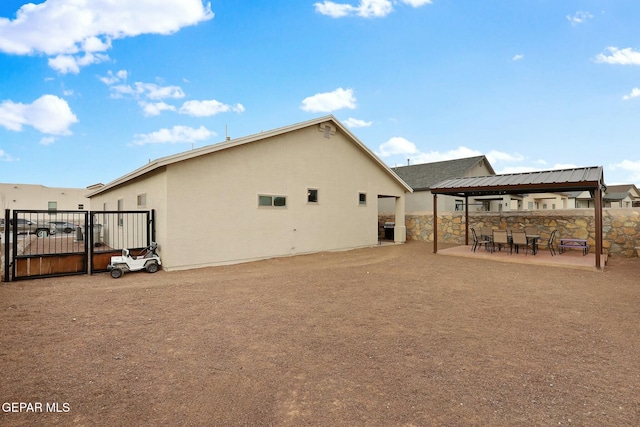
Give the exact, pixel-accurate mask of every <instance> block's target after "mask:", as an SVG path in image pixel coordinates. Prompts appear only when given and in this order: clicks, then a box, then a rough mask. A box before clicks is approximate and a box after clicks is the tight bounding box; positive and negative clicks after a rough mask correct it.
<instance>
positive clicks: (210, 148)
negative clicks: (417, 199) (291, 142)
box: [87, 115, 413, 197]
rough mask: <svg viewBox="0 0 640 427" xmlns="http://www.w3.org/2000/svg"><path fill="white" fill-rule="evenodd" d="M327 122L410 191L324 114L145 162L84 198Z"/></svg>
mask: <svg viewBox="0 0 640 427" xmlns="http://www.w3.org/2000/svg"><path fill="white" fill-rule="evenodd" d="M327 122H331V123H333V124H334V125H335V127H336V128H339V129H340V130H341V131H342V132H343V133H344V134H345V135H346V136H347V138H348V139H349V140H350V141H351V142H353V143H354V144H355V145H356V146H357V147H358V148H359V149H360V150H361V151H362V152H363V154H364V155H366V156H368V157H369V158H370V159H371V160H372V161H373V162H374V163H375V164H376V165H377V166H378V167H380V168H381V169H382V170H383V171H384V172H386V173H387V174H388V175H389V177H391V178H392V179H393V180H395V181H397V182H398V184H400V185H401V186H402V187H403V188H404V189H405V190H406V191H407V192H413V190H412V188H411V187H410V186H409V185H408V184H407V183H406V182H404V181H403V180H402V178H400V177H399V176H398V175H397V174H396V173H395V172H394V171H393V170H391V168H389V167H388V166H387V165H386V164H385V163H384V162H383V161H382V160H380V158H378V156H376V155H375V154H374V153H373V151H371V150H370V149H369V148H368V147H367V146H366V145H364V144H363V143H362V142H361V141H360V140H359V139H358V138H357V137H356V136H355V135H353V134H352V133H351V132H350V131H349V130H348V129H347V128H346V127H345V126H344V125H343V124H342V123H340V121H338V120H337V119H336V118H335V117H334V116H333V115H328V116H323V117H319V118H316V119H313V120H308V121H305V122H301V123H296V124H293V125H289V126H285V127H281V128H277V129H273V130H269V131H264V132H260V133H257V134H253V135H249V136H245V137H241V138H236V139H229V140H227V141H224V142H220V143H217V144H212V145H207V146H205V147H202V148H197V149H194V150H189V151H184V152H182V153H178V154H174V155H171V156H167V157H161V158H159V159H156V160H153V161H151V162H149V163H148V164H146V165H144V166H142V167H140V168H138V169H136V170H134V171H133V172H130V173H128V174H126V175H124V176H122V177H120V178H118V179H116V180H114V181H112V182H110V183H108V184H106V185H105V186H103V187H100V188H99V189H97V190H95V191H93V192H91V193H89V194H88V195H87V197H93V196H96V195H98V194H101V193H104V192H106V191H108V190H110V189H112V188H115V187H118V186H120V185H123V184H125V183H127V182H129V181H131V180H133V179H136V178H138V177H140V176H143V175H145V174H147V173H150V172H152V171H155V170H156V169H159V168H162V167H165V166H168V165H171V164H174V163H178V162H182V161H185V160H189V159H192V158H195V157H200V156H204V155H207V154H211V153H216V152H218V151H223V150H227V149H230V148H233V147H237V146H240V145H244V144H249V143H252V142H255V141H260V140H263V139H267V138H272V137H274V136H278V135H282V134H286V133H288V132H293V131H296V130H299V129H303V128H306V127H309V126H317V125H321V124H323V123H327Z"/></svg>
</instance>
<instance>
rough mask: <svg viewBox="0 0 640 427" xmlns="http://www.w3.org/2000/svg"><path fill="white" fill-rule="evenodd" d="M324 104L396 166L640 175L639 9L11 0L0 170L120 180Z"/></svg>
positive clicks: (604, 0)
mask: <svg viewBox="0 0 640 427" xmlns="http://www.w3.org/2000/svg"><path fill="white" fill-rule="evenodd" d="M327 114H333V115H334V116H335V117H336V118H338V119H339V120H340V121H342V122H343V123H344V124H345V125H347V126H348V127H349V129H350V130H351V131H352V132H353V133H354V134H355V135H356V136H357V137H358V138H359V139H360V140H361V141H362V142H363V143H365V144H366V145H367V146H368V147H369V148H371V149H372V150H373V151H374V152H375V153H376V154H378V155H379V156H380V157H381V158H382V159H383V160H384V161H385V162H386V163H387V164H388V165H390V166H396V165H405V164H407V160H408V159H409V160H410V162H411V164H416V163H424V162H432V161H440V160H447V159H453V158H461V157H468V156H474V155H479V154H484V155H486V156H487V157H488V158H489V160H490V161H491V164H492V165H493V167H494V169H495V170H496V172H497V173H509V172H522V171H531V170H545V169H556V168H565V167H579V166H603V167H604V173H605V181H606V183H607V184H609V185H612V184H621V183H633V184H636V185H637V186H639V187H640V148H639V147H640V144H638V142H639V136H640V2H639V1H637V0H616V1H614V0H592V1H587V0H585V1H571V0H564V1H557V0H519V1H513V0H484V1H472V0H431V1H429V0H397V1H390V0H353V1H345V2H340V1H337V2H330V1H322V2H318V1H316V2H314V1H309V2H306V1H301V0H289V1H287V0H280V1H270V2H232V1H226V2H223V1H212V2H210V3H208V2H207V3H203V2H202V1H200V0H136V1H135V2H131V1H129V2H124V1H123V2H112V1H109V0H47V1H45V2H42V3H37V4H26V3H24V2H22V1H14V0H3V1H2V2H0V182H5V183H29V184H43V185H47V186H52V187H86V186H89V185H92V184H95V183H98V182H102V183H107V182H110V181H112V180H114V179H116V178H118V177H120V176H122V175H124V174H126V173H128V172H130V171H132V170H134V169H136V168H138V167H140V166H142V165H144V164H145V163H147V162H148V161H149V160H150V159H156V158H158V157H162V156H166V155H170V154H175V153H178V152H181V151H185V150H189V149H191V148H192V147H202V146H204V145H208V144H213V143H216V142H221V141H223V140H224V139H225V136H226V135H227V134H228V135H229V136H230V137H232V138H235V137H241V136H246V135H250V134H254V133H257V132H260V131H261V130H268V129H274V128H278V127H282V126H287V125H290V124H293V123H298V122H302V121H305V120H309V119H313V118H316V117H320V116H324V115H327Z"/></svg>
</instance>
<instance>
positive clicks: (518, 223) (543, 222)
mask: <svg viewBox="0 0 640 427" xmlns="http://www.w3.org/2000/svg"><path fill="white" fill-rule="evenodd" d="M388 218H389V217H388V216H385V215H382V216H381V217H380V223H383V222H384V221H386V220H388ZM469 223H470V225H471V227H482V226H488V227H491V228H493V229H519V228H525V227H536V228H538V230H539V231H540V235H541V236H542V238H543V239H548V238H549V234H550V232H551V231H552V230H554V229H555V230H558V235H557V236H558V238H560V237H564V238H576V239H587V240H588V241H589V245H590V246H591V251H592V252H593V250H594V248H595V219H594V212H593V209H566V210H555V211H528V212H503V213H501V214H498V213H497V212H473V213H471V212H469ZM406 226H407V240H423V241H433V213H427V212H424V213H418V214H407V216H406ZM602 228H603V236H602V238H603V242H602V245H603V249H604V250H605V251H606V252H607V253H609V254H620V255H624V256H628V257H633V256H636V251H635V248H636V247H640V208H629V209H624V208H623V209H615V208H610V209H604V210H603V212H602ZM438 230H439V232H438V242H439V243H454V244H464V238H465V230H466V226H465V221H464V212H443V213H439V214H438ZM469 239H471V237H469Z"/></svg>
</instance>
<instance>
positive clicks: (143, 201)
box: [137, 193, 147, 208]
mask: <svg viewBox="0 0 640 427" xmlns="http://www.w3.org/2000/svg"><path fill="white" fill-rule="evenodd" d="M137 203H138V207H139V208H144V207H145V206H147V193H142V194H138V197H137Z"/></svg>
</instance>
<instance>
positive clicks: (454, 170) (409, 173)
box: [392, 156, 496, 191]
mask: <svg viewBox="0 0 640 427" xmlns="http://www.w3.org/2000/svg"><path fill="white" fill-rule="evenodd" d="M482 162H484V165H485V166H486V167H487V168H488V169H489V171H490V173H491V175H495V174H496V173H495V171H494V170H493V168H492V167H491V164H490V163H489V161H488V160H487V158H486V157H485V156H475V157H467V158H464V159H455V160H445V161H442V162H433V163H421V164H417V165H410V166H399V167H395V168H392V169H393V171H394V172H395V173H397V174H398V175H399V176H400V178H402V179H403V180H404V181H405V182H406V183H407V184H409V185H410V186H411V187H412V188H413V189H414V191H424V190H429V189H430V188H431V187H432V186H433V185H434V184H437V183H439V182H441V181H444V180H446V179H450V178H457V177H461V176H464V175H465V174H467V173H468V172H469V171H470V170H471V169H472V168H474V167H475V166H478V165H481V164H482Z"/></svg>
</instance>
